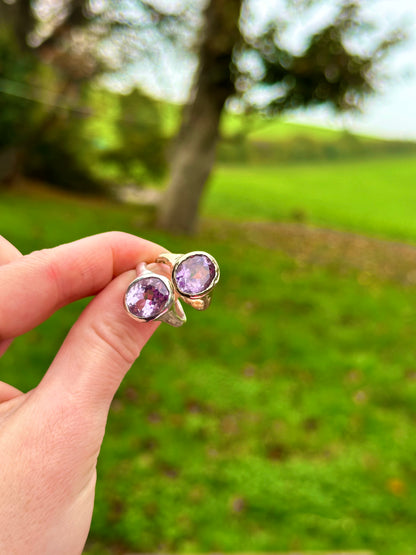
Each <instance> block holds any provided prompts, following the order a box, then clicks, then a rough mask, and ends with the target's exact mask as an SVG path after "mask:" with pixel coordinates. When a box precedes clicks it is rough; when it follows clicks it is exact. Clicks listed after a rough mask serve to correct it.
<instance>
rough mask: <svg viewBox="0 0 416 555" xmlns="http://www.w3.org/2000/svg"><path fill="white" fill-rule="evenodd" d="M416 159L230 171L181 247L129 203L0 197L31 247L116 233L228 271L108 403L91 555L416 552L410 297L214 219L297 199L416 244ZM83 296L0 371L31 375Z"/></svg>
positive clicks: (14, 234) (337, 222)
mask: <svg viewBox="0 0 416 555" xmlns="http://www.w3.org/2000/svg"><path fill="white" fill-rule="evenodd" d="M411 164H413V165H411ZM415 169H416V167H415V164H414V162H412V161H405V160H402V161H396V162H395V163H393V162H385V163H384V165H383V166H382V167H380V166H378V165H377V166H375V165H371V164H370V165H368V166H367V167H365V166H363V165H358V166H355V167H354V166H350V165H344V166H342V165H338V166H331V167H327V168H325V167H322V166H316V167H312V166H307V167H306V166H305V167H303V166H300V167H298V168H296V167H293V168H290V167H286V168H282V169H281V171H280V173H277V172H276V171H275V170H271V169H270V170H267V171H266V170H263V171H260V170H257V171H256V172H254V171H252V170H247V171H246V172H243V171H242V170H237V169H234V168H222V169H219V170H218V172H217V175H216V177H215V180H214V183H213V187H212V189H211V191H210V193H209V195H208V196H207V199H206V204H205V216H206V217H207V218H208V219H207V222H206V224H205V225H204V227H203V230H202V231H201V233H200V234H199V235H198V236H196V237H194V238H192V239H188V238H172V237H169V236H167V235H165V234H161V233H158V232H155V231H153V230H151V229H149V228H148V227H146V214H144V213H142V212H141V211H140V210H139V209H137V208H132V207H123V206H118V205H114V206H112V205H111V204H108V203H106V202H96V201H88V200H83V201H79V200H77V199H71V198H67V197H65V196H64V195H60V194H54V195H50V194H49V193H41V194H36V195H35V194H33V195H31V194H30V193H28V192H27V191H26V192H22V193H13V194H12V193H9V194H2V195H1V196H0V232H1V233H2V234H4V235H6V236H7V237H8V238H9V239H10V240H11V241H12V242H14V243H15V244H16V245H17V246H18V247H19V248H20V249H21V250H23V251H24V252H29V251H30V250H32V249H38V248H42V247H46V246H53V245H55V244H57V243H60V242H63V241H69V240H73V239H76V238H78V237H81V236H84V235H88V234H92V233H97V232H101V231H106V230H110V229H120V230H124V231H129V232H132V233H136V234H139V235H144V236H146V237H148V238H150V239H152V240H156V241H159V242H161V243H162V244H163V245H165V246H166V247H168V248H170V249H171V250H173V251H176V252H187V251H190V250H194V249H205V250H207V251H209V252H212V254H214V255H215V256H216V257H217V258H218V260H219V261H220V264H221V270H222V279H221V283H220V285H219V286H218V288H217V289H218V290H217V291H216V294H215V298H214V302H213V305H212V307H210V309H209V311H207V312H206V313H196V312H191V311H190V310H188V311H187V312H188V319H189V323H188V324H187V325H186V326H184V327H183V328H181V329H173V328H169V327H168V326H162V327H161V328H160V330H158V333H157V334H156V336H155V337H154V340H153V341H152V342H151V344H149V345H148V347H147V348H146V349H145V351H144V352H143V354H142V357H141V359H140V360H139V361H138V362H137V363H136V364H135V365H134V367H133V369H132V370H131V372H130V373H129V375H128V377H127V378H126V380H125V382H124V383H123V385H122V387H121V388H120V390H119V393H118V394H117V397H116V399H115V400H114V402H113V405H112V409H111V412H110V417H109V422H108V429H107V434H106V438H105V441H104V445H103V449H102V454H101V457H100V460H99V468H98V488H97V500H96V508H95V513H94V518H93V525H92V530H91V536H90V540H89V544H88V548H87V552H88V553H89V554H90V555H92V554H94V555H96V554H103V555H105V554H110V553H131V552H133V551H136V552H139V551H140V552H151V551H176V552H189V553H196V552H207V551H211V552H218V551H230V552H235V551H243V552H249V551H252V552H254V551H289V550H291V551H295V550H296V551H301V550H312V549H317V550H318V549H319V550H339V551H341V550H347V549H369V550H374V551H375V552H377V553H379V554H381V555H384V554H385V555H393V554H394V555H396V554H401V555H414V546H415V545H416V528H415V526H414V523H415V521H416V503H415V498H416V474H415V465H414V457H415V453H416V435H415V433H414V426H415V408H414V407H415V404H416V364H415V341H414V337H415V329H416V310H415V308H414V307H415V306H416V289H415V288H411V287H408V288H403V287H400V286H399V285H396V284H394V283H389V282H387V281H385V280H383V279H381V278H378V277H377V276H374V275H373V276H370V275H368V273H366V272H362V271H360V270H359V269H357V270H351V269H349V270H348V269H346V268H345V266H344V265H343V264H342V263H341V264H340V263H337V264H330V265H327V266H322V267H319V266H316V265H310V264H308V263H305V261H304V260H303V261H302V260H297V259H296V258H292V257H289V256H286V255H285V254H283V253H282V252H279V250H277V249H270V248H269V247H267V246H265V247H262V246H261V245H259V244H257V245H250V244H249V243H248V242H247V241H246V240H245V239H244V236H243V234H242V233H241V229H240V227H239V226H240V224H239V223H238V222H236V224H235V225H231V226H230V225H228V226H222V225H221V224H220V223H215V221H211V219H210V218H209V217H212V216H213V215H214V214H218V216H220V217H223V218H231V217H232V218H234V219H235V220H237V219H245V218H246V217H247V218H250V219H267V218H270V219H274V220H275V219H277V218H283V219H290V218H291V217H292V216H293V212H294V210H300V211H302V212H303V213H304V214H306V218H307V221H308V222H311V223H313V224H317V225H324V224H325V225H332V226H336V227H338V228H345V229H352V230H355V231H357V230H360V229H362V230H363V231H366V232H371V233H374V234H378V235H380V236H389V235H390V236H391V237H394V238H397V237H399V236H400V237H406V238H408V239H409V240H414V239H415V237H416V230H415V223H414V217H413V214H412V207H413V206H414V205H413V202H414V200H415V199H414V195H415V194H416V193H414V189H413V182H412V180H411V178H410V177H411V174H412V172H414V170H415ZM348 171H350V174H349V175H348ZM376 171H377V176H378V177H377V178H376V177H375V178H374V179H371V176H372V172H376ZM388 171H389V172H390V176H393V175H395V176H397V179H395V180H393V182H392V178H391V177H390V178H389V177H388ZM400 176H401V177H400ZM399 177H400V179H399ZM336 181H338V182H337V185H335V182H336ZM353 183H355V184H356V187H358V185H357V183H359V184H360V185H359V189H357V188H355V189H354V187H353ZM380 183H381V185H380ZM221 184H222V187H220V185H221ZM335 187H336V190H335ZM357 191H358V193H357ZM406 199H407V201H406ZM274 204H277V205H278V208H274V207H273V206H274ZM364 254H365V253H364ZM368 256H371V252H370V251H369V252H368ZM85 302H86V301H83V302H79V303H76V304H74V305H71V306H69V307H66V308H64V309H62V310H60V311H59V312H58V313H57V314H56V315H55V316H54V317H53V318H51V319H50V320H49V321H48V322H46V323H44V324H43V325H41V326H40V327H39V328H38V329H36V330H34V331H32V332H30V333H29V334H27V335H26V336H25V337H22V338H20V339H18V340H17V341H15V343H14V344H13V346H12V347H11V349H10V350H9V352H8V353H6V355H5V356H4V358H3V359H2V362H1V366H0V368H1V370H0V379H2V380H5V381H9V382H10V383H12V384H14V385H15V386H17V387H20V388H23V389H24V390H26V389H29V388H31V387H33V386H34V385H35V384H36V383H37V382H38V381H39V379H40V377H41V376H42V374H43V372H44V370H45V368H46V367H47V366H48V364H49V362H50V361H51V359H52V357H53V355H54V352H55V351H56V349H57V348H58V346H59V344H60V343H61V341H62V339H63V337H64V336H65V334H66V332H67V330H68V329H69V327H70V326H71V324H72V322H73V321H74V320H75V318H76V317H77V315H78V314H79V312H80V310H81V309H82V308H83V306H84V305H85Z"/></svg>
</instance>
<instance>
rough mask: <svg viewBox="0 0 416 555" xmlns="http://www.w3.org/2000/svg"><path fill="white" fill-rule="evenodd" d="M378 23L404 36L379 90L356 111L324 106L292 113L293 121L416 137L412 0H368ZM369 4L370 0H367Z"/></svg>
mask: <svg viewBox="0 0 416 555" xmlns="http://www.w3.org/2000/svg"><path fill="white" fill-rule="evenodd" d="M371 3H372V5H373V6H375V5H377V14H374V16H375V18H376V19H377V20H378V21H379V22H380V26H381V27H385V26H386V22H389V24H390V25H397V26H401V27H403V28H406V33H407V36H408V39H407V40H406V42H405V43H403V44H402V45H400V46H398V47H397V48H396V49H395V50H394V51H393V52H392V53H391V54H390V56H389V57H388V60H387V61H388V66H387V68H386V69H387V72H388V73H389V74H390V79H389V80H388V81H386V82H384V83H380V85H379V92H378V93H377V94H376V95H375V96H373V97H370V98H369V99H368V100H367V101H366V103H365V105H364V111H363V113H362V114H359V115H351V114H346V115H338V116H336V115H334V114H333V113H331V112H329V110H328V109H316V110H315V111H313V112H310V113H308V114H306V113H299V114H296V115H294V116H292V119H295V120H296V121H302V122H305V123H308V122H310V123H314V124H318V125H323V126H325V127H337V128H347V129H349V130H351V131H354V132H358V133H363V134H367V135H375V136H381V137H388V138H396V139H413V140H415V139H416V0H382V1H380V0H379V1H377V2H376V1H374V0H373V1H372V2H371ZM369 4H370V2H369Z"/></svg>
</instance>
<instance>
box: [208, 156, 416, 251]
mask: <svg viewBox="0 0 416 555" xmlns="http://www.w3.org/2000/svg"><path fill="white" fill-rule="evenodd" d="M415 207H416V157H406V158H394V157H392V158H389V159H386V160H383V159H373V160H361V161H357V160H351V161H342V162H333V163H329V162H326V163H314V164H306V163H304V164H286V165H284V164H282V165H281V166H275V167H270V166H267V167H261V166H254V167H253V166H252V167H242V166H235V167H219V168H217V169H216V171H215V174H214V177H213V178H212V182H211V186H210V189H209V191H208V193H207V195H206V197H205V200H204V207H203V214H204V215H206V216H209V217H222V218H232V219H237V220H272V221H278V220H285V221H294V220H295V221H296V220H297V221H304V222H307V223H310V224H313V225H318V226H324V227H335V228H339V229H345V230H351V231H358V232H363V233H370V234H375V235H380V236H384V237H393V238H402V239H409V240H412V241H414V240H416V208H415Z"/></svg>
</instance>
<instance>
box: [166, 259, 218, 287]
mask: <svg viewBox="0 0 416 555" xmlns="http://www.w3.org/2000/svg"><path fill="white" fill-rule="evenodd" d="M174 278H175V281H176V286H177V288H178V290H179V291H180V292H181V293H183V294H184V295H199V294H201V293H203V292H204V291H205V290H206V289H208V288H209V287H210V286H211V285H212V282H213V281H214V279H215V266H214V264H213V262H212V261H211V260H210V259H209V258H208V256H205V255H204V254H193V255H192V256H189V257H188V258H186V259H185V260H184V261H183V262H181V263H180V264H178V266H177V267H176V270H175V273H174Z"/></svg>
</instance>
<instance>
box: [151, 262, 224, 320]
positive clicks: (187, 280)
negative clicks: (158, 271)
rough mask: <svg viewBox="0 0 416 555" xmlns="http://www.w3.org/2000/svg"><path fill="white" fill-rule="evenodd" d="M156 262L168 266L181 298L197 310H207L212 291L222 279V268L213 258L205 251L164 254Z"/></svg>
mask: <svg viewBox="0 0 416 555" xmlns="http://www.w3.org/2000/svg"><path fill="white" fill-rule="evenodd" d="M156 262H162V263H164V264H167V265H168V266H169V268H170V270H171V272H172V283H173V286H174V288H175V290H176V292H177V294H178V295H179V297H180V298H181V299H182V300H183V301H184V302H185V303H187V304H189V305H191V306H192V307H193V308H196V310H205V309H206V308H208V306H209V304H210V302H211V291H212V289H213V288H214V287H215V285H216V284H217V283H218V280H219V279H220V268H219V266H218V263H217V261H216V260H215V258H214V257H213V256H211V255H210V254H208V253H207V252H204V251H192V252H188V253H187V254H173V253H162V254H160V255H159V256H158V257H157V259H156Z"/></svg>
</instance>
